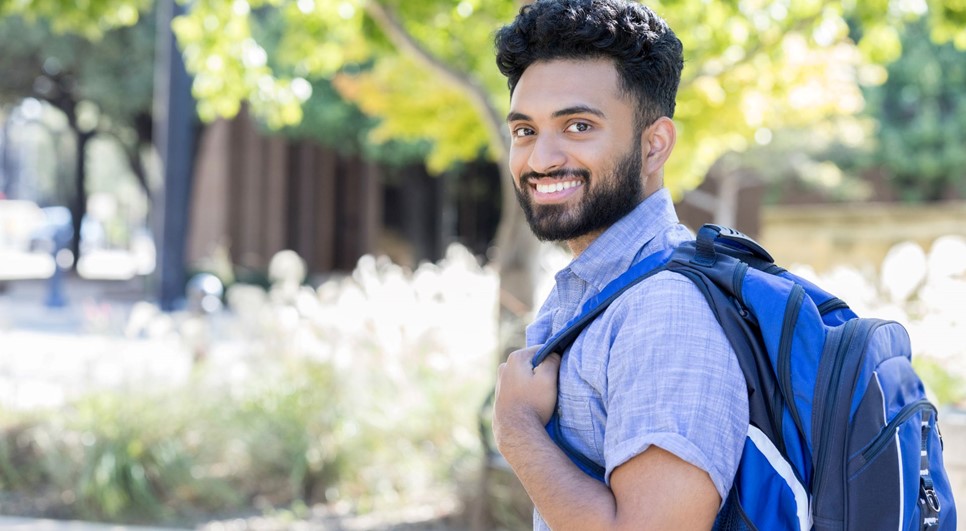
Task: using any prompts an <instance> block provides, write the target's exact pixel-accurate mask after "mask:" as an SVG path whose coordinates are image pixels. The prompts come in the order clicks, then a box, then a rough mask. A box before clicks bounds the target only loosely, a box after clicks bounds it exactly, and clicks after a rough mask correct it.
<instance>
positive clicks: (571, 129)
mask: <svg viewBox="0 0 966 531" xmlns="http://www.w3.org/2000/svg"><path fill="white" fill-rule="evenodd" d="M590 130H591V125H590V124H589V123H587V122H574V123H572V124H570V125H568V126H567V129H566V131H567V132H568V133H586V132H587V131H590Z"/></svg>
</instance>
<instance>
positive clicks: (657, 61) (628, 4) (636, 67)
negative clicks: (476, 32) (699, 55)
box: [495, 0, 684, 128]
mask: <svg viewBox="0 0 966 531" xmlns="http://www.w3.org/2000/svg"><path fill="white" fill-rule="evenodd" d="M495 41H496V64H497V66H498V67H499V68H500V71H501V72H503V75H505V76H506V77H507V84H508V85H509V87H510V94H511V95H512V94H513V90H514V89H515V88H516V85H517V82H518V81H520V76H522V75H523V71H524V70H526V69H527V67H529V66H530V65H531V64H533V63H535V62H538V61H551V60H555V59H588V58H611V59H613V60H614V66H615V67H616V68H617V72H618V75H619V78H620V83H621V90H622V92H623V93H624V94H625V95H627V94H629V95H632V96H633V97H634V99H635V100H636V102H637V106H638V116H637V126H638V127H639V128H643V127H646V126H647V125H649V124H651V123H653V122H654V121H655V120H657V119H658V118H659V117H661V116H667V117H669V118H671V117H673V116H674V99H675V96H676V95H677V90H678V83H679V82H680V80H681V69H682V68H683V67H684V58H683V52H682V47H681V41H680V40H678V38H677V36H676V35H674V32H673V31H672V30H671V28H670V27H668V25H667V23H666V22H664V20H663V19H661V17H659V16H657V15H656V14H655V13H654V12H653V11H651V10H650V9H649V8H648V7H646V6H644V5H642V4H639V3H636V2H633V1H631V0H537V1H536V2H534V3H533V4H530V5H527V6H524V7H523V8H522V9H521V10H520V14H519V15H517V17H516V19H514V20H513V22H511V23H510V24H508V25H506V26H504V27H503V28H501V29H500V30H499V31H497V33H496V38H495Z"/></svg>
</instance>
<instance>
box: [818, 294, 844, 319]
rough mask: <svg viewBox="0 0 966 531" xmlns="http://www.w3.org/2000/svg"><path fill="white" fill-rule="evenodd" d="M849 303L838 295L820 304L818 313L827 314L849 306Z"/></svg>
mask: <svg viewBox="0 0 966 531" xmlns="http://www.w3.org/2000/svg"><path fill="white" fill-rule="evenodd" d="M848 307H849V305H848V304H846V303H845V301H843V300H842V299H840V298H838V297H832V298H831V299H829V300H827V301H825V302H823V303H822V304H819V305H818V314H819V315H825V314H827V313H829V312H831V311H834V310H841V309H843V308H848Z"/></svg>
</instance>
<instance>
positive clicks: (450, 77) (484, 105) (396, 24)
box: [365, 0, 510, 160]
mask: <svg viewBox="0 0 966 531" xmlns="http://www.w3.org/2000/svg"><path fill="white" fill-rule="evenodd" d="M365 6H366V12H367V13H368V14H369V16H370V17H371V18H372V20H374V21H375V22H376V24H377V25H378V26H379V28H380V29H381V30H382V31H383V33H385V34H386V36H387V37H388V38H389V40H390V41H392V43H393V44H394V45H396V47H397V48H398V49H399V50H400V51H401V52H403V53H405V54H407V55H408V56H409V57H412V58H413V59H415V60H416V61H418V62H419V63H420V64H422V65H423V66H425V67H426V68H428V69H429V70H430V71H432V72H433V73H435V74H436V75H438V76H440V77H441V78H442V79H444V80H446V81H447V82H448V83H450V84H452V85H454V86H456V87H458V88H460V89H462V90H464V91H466V93H467V95H468V96H469V98H470V103H471V104H472V105H473V107H474V108H476V111H477V112H478V113H479V114H480V117H481V118H482V119H483V125H484V127H486V130H487V136H488V137H489V139H490V146H491V148H493V149H494V150H495V151H496V154H497V157H498V158H499V159H501V160H503V159H505V158H506V157H507V154H508V153H509V146H510V138H509V136H508V134H507V133H506V131H505V129H506V128H505V127H503V118H502V117H501V116H499V115H498V113H497V111H496V109H495V108H494V107H493V105H492V104H491V103H490V98H489V95H488V94H487V92H486V90H485V89H483V87H482V86H480V84H479V83H478V82H477V81H476V80H475V79H473V77H471V76H470V75H469V74H468V73H466V72H462V71H459V70H457V69H455V68H453V67H452V66H450V65H448V64H446V63H444V62H443V61H442V60H440V59H439V58H438V57H436V56H435V55H433V54H432V52H430V51H429V50H427V49H426V48H425V47H424V46H423V45H422V44H420V43H419V42H417V41H416V39H415V38H413V36H412V35H411V34H410V33H409V32H408V31H406V28H404V27H403V25H402V23H401V22H400V21H399V19H398V18H397V17H396V16H395V15H394V14H393V13H392V11H391V10H390V8H389V7H388V6H385V5H383V4H382V3H381V2H379V1H378V0H369V1H368V2H366V4H365Z"/></svg>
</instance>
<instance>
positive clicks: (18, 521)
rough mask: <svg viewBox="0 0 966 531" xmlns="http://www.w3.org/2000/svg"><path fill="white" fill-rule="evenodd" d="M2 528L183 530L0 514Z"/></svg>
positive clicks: (79, 530)
mask: <svg viewBox="0 0 966 531" xmlns="http://www.w3.org/2000/svg"><path fill="white" fill-rule="evenodd" d="M0 529H2V530H21V529H22V530H24V531H27V530H30V531H184V530H183V529H179V528H174V527H144V526H135V525H116V524H97V523H92V522H77V521H72V520H44V519H36V518H19V517H13V516H0Z"/></svg>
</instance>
